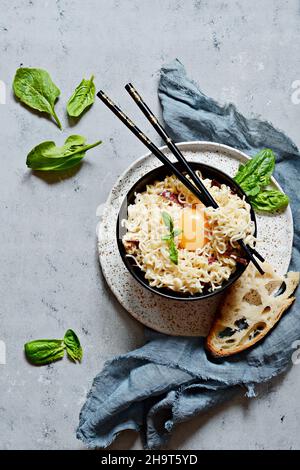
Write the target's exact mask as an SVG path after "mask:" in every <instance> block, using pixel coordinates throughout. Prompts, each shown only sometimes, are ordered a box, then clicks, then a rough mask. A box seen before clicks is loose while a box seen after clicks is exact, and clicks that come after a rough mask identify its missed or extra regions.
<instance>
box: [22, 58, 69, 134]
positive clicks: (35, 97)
mask: <svg viewBox="0 0 300 470" xmlns="http://www.w3.org/2000/svg"><path fill="white" fill-rule="evenodd" d="M13 90H14V93H15V95H16V97H17V98H19V100H20V101H22V102H23V103H25V104H26V105H27V106H29V107H30V108H33V109H37V110H38V111H41V112H42V113H47V114H49V115H50V116H52V117H53V118H54V119H55V121H56V123H57V125H58V127H59V128H60V129H62V125H61V122H60V120H59V119H58V117H57V114H56V112H55V109H54V106H55V102H56V100H57V98H58V97H59V95H60V89H59V88H58V87H57V86H56V85H55V84H54V83H53V81H52V80H51V77H50V75H49V73H48V72H46V70H43V69H35V68H25V67H24V68H23V67H21V68H19V69H18V70H17V72H16V75H15V78H14V82H13Z"/></svg>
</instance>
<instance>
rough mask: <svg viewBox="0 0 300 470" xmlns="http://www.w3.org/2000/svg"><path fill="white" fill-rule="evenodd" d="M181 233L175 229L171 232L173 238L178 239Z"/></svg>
mask: <svg viewBox="0 0 300 470" xmlns="http://www.w3.org/2000/svg"><path fill="white" fill-rule="evenodd" d="M181 232H182V230H181V229H180V228H176V229H175V230H174V231H173V236H174V237H178V235H180V234H181Z"/></svg>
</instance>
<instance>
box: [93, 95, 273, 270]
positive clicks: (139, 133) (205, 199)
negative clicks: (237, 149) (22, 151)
mask: <svg viewBox="0 0 300 470" xmlns="http://www.w3.org/2000/svg"><path fill="white" fill-rule="evenodd" d="M97 96H98V98H99V99H100V100H101V101H103V103H104V104H105V105H106V106H107V107H108V108H109V109H110V110H111V111H112V112H113V113H114V114H115V115H116V116H117V117H118V118H119V119H120V120H121V121H122V122H123V124H125V126H126V127H128V129H129V130H131V132H132V133H133V134H134V135H135V136H136V137H137V138H138V139H139V140H140V141H141V142H143V144H144V145H145V146H146V147H147V148H148V149H149V150H150V151H151V152H152V153H153V155H155V156H156V157H157V158H158V159H159V160H160V161H161V162H162V163H163V165H165V166H167V167H168V168H170V170H171V171H172V172H173V173H174V174H175V175H176V176H177V177H178V179H179V180H180V181H181V182H182V183H183V184H184V185H185V186H186V187H187V188H188V189H189V190H190V191H191V192H192V193H193V194H194V195H195V196H196V197H197V198H198V199H199V200H200V201H201V202H202V203H203V204H204V205H205V206H210V205H213V207H215V208H217V207H218V205H217V203H216V201H214V199H213V198H212V196H211V195H210V193H209V192H208V191H207V190H206V188H205V190H206V191H207V192H208V194H209V197H208V196H207V195H206V192H200V191H199V189H198V188H197V187H196V186H194V184H193V183H191V181H190V180H189V179H188V178H186V177H185V176H184V175H183V174H182V173H181V172H180V171H179V170H178V169H177V168H176V166H175V165H174V164H173V163H172V162H171V161H170V160H168V158H167V157H166V156H165V155H164V154H163V152H161V150H159V148H158V147H157V146H156V145H155V144H154V143H153V142H152V141H151V140H150V139H149V138H148V137H147V136H146V135H145V134H144V133H143V132H142V131H141V130H140V129H139V128H138V127H137V126H136V125H135V124H134V123H133V122H132V121H131V119H129V117H128V116H126V114H125V113H124V112H123V111H122V110H121V109H120V108H119V107H118V106H117V105H116V104H115V103H114V102H113V101H112V100H111V99H110V98H109V97H108V96H107V95H106V94H105V93H104V92H103V91H102V90H100V91H99V92H98V93H97ZM147 108H148V107H147ZM147 108H146V109H147ZM148 109H149V108H148ZM149 111H150V110H149ZM145 112H146V111H145ZM150 113H151V111H150ZM144 114H145V113H144ZM145 115H146V114H145ZM151 115H152V116H153V114H152V113H151ZM153 117H154V116H153ZM154 118H155V117H154ZM149 120H150V122H152V120H151V119H150V117H149ZM155 120H156V122H157V124H158V125H159V126H160V124H159V123H158V120H157V119H156V118H155ZM160 127H161V126H160ZM162 129H163V128H162ZM164 134H166V136H167V138H168V140H170V141H171V142H172V140H171V139H170V137H169V136H168V135H167V133H166V132H165V131H164ZM172 144H173V145H174V146H175V148H176V150H177V151H178V152H179V153H180V154H181V152H180V151H179V149H178V148H177V147H176V145H175V144H174V143H173V142H172ZM175 157H176V158H180V161H181V162H183V161H184V162H185V163H184V166H185V168H186V170H187V173H188V174H189V175H190V177H191V178H193V181H195V177H194V176H191V175H192V174H193V173H194V172H193V170H192V169H191V168H190V166H189V164H188V162H187V161H186V160H185V158H184V156H183V155H182V154H181V157H177V152H176V154H175ZM196 178H197V184H199V185H200V187H202V186H203V183H202V181H201V180H200V179H199V178H198V177H197V175H196ZM198 180H199V182H200V183H198ZM211 201H214V202H213V203H212V202H211ZM239 244H240V246H241V247H242V248H243V249H244V251H245V253H246V254H247V256H248V258H249V259H250V260H251V261H252V262H253V264H254V265H255V267H256V268H257V269H258V271H259V272H260V273H261V274H264V271H263V270H262V268H261V266H260V265H259V264H258V263H257V261H256V259H255V258H254V256H253V254H252V252H251V249H250V247H249V246H247V245H246V244H245V243H244V241H243V240H239ZM254 251H255V252H256V250H254ZM256 253H257V252H256ZM257 255H259V254H258V253H257ZM257 255H256V256H257ZM257 257H258V258H259V259H260V260H261V261H264V259H263V257H262V256H261V255H259V256H257Z"/></svg>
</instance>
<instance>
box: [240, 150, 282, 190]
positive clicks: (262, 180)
mask: <svg viewBox="0 0 300 470" xmlns="http://www.w3.org/2000/svg"><path fill="white" fill-rule="evenodd" d="M274 168H275V155H274V153H273V151H272V150H270V149H264V150H261V151H260V152H259V153H258V154H257V155H255V156H254V157H253V158H251V160H249V161H248V162H247V163H246V164H245V165H240V167H239V169H238V172H237V174H236V175H235V177H234V180H235V181H236V182H237V183H238V184H239V185H240V186H241V188H242V189H243V190H244V191H245V193H246V194H247V196H256V194H258V193H259V191H260V190H261V188H262V187H264V186H267V185H268V184H269V183H270V181H271V176H272V173H273V171H274Z"/></svg>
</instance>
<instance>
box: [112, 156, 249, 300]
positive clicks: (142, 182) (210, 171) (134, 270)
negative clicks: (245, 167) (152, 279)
mask: <svg viewBox="0 0 300 470" xmlns="http://www.w3.org/2000/svg"><path fill="white" fill-rule="evenodd" d="M189 164H190V166H191V167H192V168H193V169H194V170H200V171H201V173H202V175H203V176H204V177H206V178H210V179H212V180H216V181H217V182H219V183H224V184H226V185H227V186H229V187H230V188H231V189H232V191H233V192H234V193H236V194H237V195H238V196H240V197H241V198H242V197H245V199H246V201H247V202H248V203H249V204H250V202H249V200H248V198H247V196H246V194H245V193H244V191H243V190H242V189H241V188H240V186H239V185H238V184H237V183H236V182H235V181H234V180H233V179H232V178H231V177H230V176H228V175H226V174H225V173H223V172H222V171H220V170H218V169H217V168H214V167H212V166H209V165H205V164H203V163H195V162H189ZM175 165H176V166H177V167H178V168H180V169H181V170H182V166H181V165H180V163H175ZM171 174H172V171H170V170H169V169H168V168H167V167H165V166H159V167H158V168H155V169H154V170H152V171H150V172H149V173H147V174H146V175H144V176H143V177H142V178H140V179H139V180H138V181H137V182H136V183H135V184H134V186H132V188H131V189H130V191H129V192H128V193H127V196H126V198H125V199H124V201H123V203H122V205H121V208H120V212H119V215H118V220H117V243H118V247H119V251H120V255H121V257H122V260H123V262H124V264H125V266H126V268H127V269H128V271H129V272H130V273H131V274H132V276H133V277H134V278H135V279H136V280H137V281H138V282H139V283H140V284H141V285H142V286H144V287H145V288H146V289H148V290H149V291H151V292H154V293H155V294H158V295H161V296H163V297H167V298H169V299H175V300H202V299H206V298H208V297H212V296H213V295H217V294H220V293H221V292H224V291H225V289H227V288H228V287H229V286H230V285H231V284H233V283H234V282H235V281H236V280H237V279H238V278H239V277H240V276H241V275H242V274H243V272H244V271H245V269H246V267H247V264H245V265H244V264H237V268H236V270H235V272H234V273H233V274H232V275H231V276H230V278H229V279H228V280H227V281H224V283H223V284H222V286H221V287H220V288H219V289H217V290H215V291H214V292H209V291H203V292H202V293H201V294H189V293H180V292H175V291H172V290H171V289H167V288H158V287H151V286H150V285H149V283H148V281H147V279H145V275H144V272H143V271H142V270H141V269H140V268H139V267H138V266H135V265H134V260H133V259H132V258H128V257H126V250H125V248H124V245H123V243H122V237H123V235H124V234H125V233H126V228H125V227H122V226H121V223H120V222H121V220H123V219H126V218H127V207H128V206H129V205H130V204H133V203H134V200H135V193H141V192H143V191H145V190H146V186H147V185H148V184H153V183H154V182H155V181H162V180H163V179H164V178H165V177H166V176H168V175H171ZM251 219H252V220H253V222H254V225H255V233H254V234H255V236H256V231H257V225H256V218H255V214H254V210H253V208H252V207H251Z"/></svg>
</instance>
